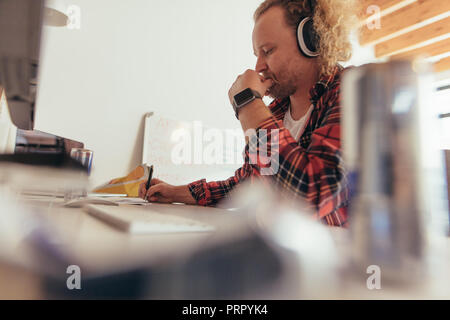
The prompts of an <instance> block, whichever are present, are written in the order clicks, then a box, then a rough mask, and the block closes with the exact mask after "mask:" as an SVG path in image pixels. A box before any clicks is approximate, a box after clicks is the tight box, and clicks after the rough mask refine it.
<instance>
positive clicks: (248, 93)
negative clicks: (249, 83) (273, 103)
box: [234, 88, 255, 106]
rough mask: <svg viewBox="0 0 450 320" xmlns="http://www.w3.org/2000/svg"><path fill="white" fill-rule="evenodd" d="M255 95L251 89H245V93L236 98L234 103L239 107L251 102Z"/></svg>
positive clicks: (240, 93) (242, 92)
mask: <svg viewBox="0 0 450 320" xmlns="http://www.w3.org/2000/svg"><path fill="white" fill-rule="evenodd" d="M254 96H255V95H254V94H253V92H252V90H251V89H250V88H247V89H245V90H244V91H241V92H239V93H238V94H237V95H235V96H234V101H235V102H236V104H237V105H238V106H239V105H241V104H243V103H245V102H247V101H248V100H251V99H252V98H253V97H254Z"/></svg>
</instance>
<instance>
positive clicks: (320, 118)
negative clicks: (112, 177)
mask: <svg viewBox="0 0 450 320" xmlns="http://www.w3.org/2000/svg"><path fill="white" fill-rule="evenodd" d="M346 1H347V0H346ZM343 3H344V1H341V0H331V1H330V0H320V1H308V0H299V1H283V0H266V1H264V2H263V3H262V4H261V5H260V6H259V7H258V9H257V10H256V12H255V15H254V19H255V26H254V29H253V35H252V41H253V48H254V53H255V55H256V57H257V62H256V66H255V70H247V71H245V72H244V73H243V74H241V75H240V76H238V78H237V79H236V81H235V82H234V84H233V85H232V87H231V88H230V90H229V92H228V93H229V98H230V102H231V104H232V105H233V106H234V109H235V111H236V116H237V117H238V119H239V121H240V122H241V126H242V128H243V130H244V131H245V132H248V130H252V129H254V130H256V131H255V132H257V133H261V132H263V133H264V134H262V135H260V134H258V135H257V137H258V139H260V141H259V144H258V146H261V141H262V140H261V136H264V135H265V136H264V138H266V140H265V141H267V142H266V144H267V146H266V147H267V148H266V149H267V150H269V152H268V156H269V157H272V158H273V159H275V158H276V159H277V162H276V164H277V166H276V169H275V170H273V172H272V173H271V174H269V175H267V174H263V173H262V170H263V169H268V168H267V162H263V161H262V160H261V159H259V158H258V157H254V155H253V154H251V152H249V144H248V143H247V146H246V149H245V163H244V165H243V166H242V167H241V168H239V169H238V170H237V171H236V173H235V176H233V177H231V178H229V179H227V180H225V181H215V182H206V181H205V180H199V181H195V182H192V183H190V184H189V185H185V186H172V185H169V184H167V183H164V182H163V181H160V180H158V179H152V181H151V187H150V188H149V190H146V188H145V184H142V185H141V186H140V189H139V195H140V197H142V198H146V199H148V200H149V201H156V202H183V203H187V204H198V205H215V204H216V203H217V202H218V201H220V200H221V199H223V198H224V197H225V196H226V195H227V194H228V192H229V191H231V190H232V189H233V188H234V187H235V186H236V185H238V184H239V183H241V182H243V181H244V180H247V179H256V178H257V179H262V180H265V181H270V183H272V184H273V185H275V186H277V187H279V188H278V190H281V192H282V193H285V192H286V193H290V194H293V195H295V196H299V197H300V198H302V199H306V200H307V202H308V203H309V204H310V205H311V206H312V207H313V208H314V209H315V212H316V213H315V215H314V216H315V218H317V219H320V220H322V221H323V222H324V223H326V224H329V225H336V226H346V225H347V213H346V207H347V191H346V186H345V175H344V169H343V165H342V159H341V154H340V147H341V143H340V101H339V87H340V82H339V76H340V73H341V71H342V68H341V67H340V66H339V65H338V64H337V61H343V60H347V59H348V58H349V56H350V44H349V43H348V39H347V35H348V29H349V26H350V25H349V24H346V23H347V22H343V21H345V19H344V18H345V17H346V16H349V14H348V13H349V12H350V10H348V9H349V7H348V1H347V5H344V4H343ZM345 10H348V11H345ZM305 17H306V18H307V17H310V18H311V19H305ZM304 19H305V21H306V22H307V20H311V23H313V25H312V24H311V26H312V27H311V26H310V27H311V28H312V29H311V30H312V31H311V32H312V33H311V34H309V35H306V37H305V38H304V39H303V38H302V37H300V36H298V30H299V27H300V25H301V24H302V23H303V22H305V21H303V20H304ZM303 27H304V25H303ZM302 32H303V31H302ZM299 37H300V38H301V39H300V38H299ZM299 39H300V40H299ZM303 40H304V41H303ZM308 41H309V42H310V43H309V48H308V47H307V48H306V49H302V48H300V47H301V45H302V44H303V45H304V43H306V42H308ZM309 49H310V50H309ZM264 95H269V96H271V97H273V98H274V99H275V100H274V101H273V102H272V103H271V104H270V106H269V107H267V106H266V105H265V104H264V103H263V102H262V100H261V99H259V97H262V96H264ZM243 96H244V98H245V96H247V98H248V97H250V99H244V100H246V101H239V100H242V99H241V98H242V97H243ZM248 101H250V102H248ZM274 135H275V137H276V140H277V143H276V145H275V144H274V145H272V139H271V137H272V136H274Z"/></svg>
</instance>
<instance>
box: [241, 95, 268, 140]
mask: <svg viewBox="0 0 450 320" xmlns="http://www.w3.org/2000/svg"><path fill="white" fill-rule="evenodd" d="M271 116H272V112H270V110H269V108H268V107H267V106H266V105H265V104H264V102H263V101H262V100H261V99H255V100H253V101H252V102H250V103H248V104H247V105H246V106H245V107H244V108H242V109H241V110H239V121H240V122H241V126H242V129H243V130H244V132H245V131H247V130H248V129H256V128H258V127H259V125H260V124H261V123H262V122H263V121H264V120H266V119H268V118H270V117H271Z"/></svg>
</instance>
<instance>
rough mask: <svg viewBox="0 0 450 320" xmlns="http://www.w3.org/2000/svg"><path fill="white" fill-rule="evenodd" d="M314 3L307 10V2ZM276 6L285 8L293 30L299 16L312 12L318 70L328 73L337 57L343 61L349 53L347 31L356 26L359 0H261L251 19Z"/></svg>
mask: <svg viewBox="0 0 450 320" xmlns="http://www.w3.org/2000/svg"><path fill="white" fill-rule="evenodd" d="M311 2H312V3H313V6H314V15H312V13H311V7H310V3H311ZM274 6H278V7H281V8H282V9H284V10H285V20H286V23H287V25H288V26H290V27H292V30H293V32H295V34H296V33H297V25H298V23H299V22H300V19H301V18H304V17H306V16H312V18H313V21H314V30H315V32H316V34H317V36H318V38H319V39H318V44H317V49H318V51H319V56H318V59H319V65H320V72H321V74H323V75H329V74H331V73H332V72H333V70H334V68H335V67H336V65H337V63H338V61H347V60H348V59H350V57H351V55H352V46H351V43H350V40H349V34H350V31H351V30H352V28H353V27H355V26H356V23H357V18H356V13H357V12H358V8H359V4H358V2H357V1H355V0H315V1H308V0H265V1H264V2H263V3H261V4H260V5H259V6H258V8H257V9H256V11H255V14H254V15H253V18H254V20H255V22H256V21H257V20H258V18H259V17H260V16H261V15H263V14H264V13H265V12H266V11H267V10H269V9H270V8H272V7H274Z"/></svg>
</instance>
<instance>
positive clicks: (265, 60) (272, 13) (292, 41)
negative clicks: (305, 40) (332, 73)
mask: <svg viewBox="0 0 450 320" xmlns="http://www.w3.org/2000/svg"><path fill="white" fill-rule="evenodd" d="M252 40H253V50H254V53H255V55H256V56H257V61H256V67H255V70H256V72H258V73H260V74H262V75H263V77H264V78H266V79H267V78H270V79H272V80H273V82H274V84H273V86H272V87H271V88H270V89H269V95H270V96H271V97H273V98H285V97H288V96H290V95H293V94H294V93H295V92H296V91H297V89H298V88H299V87H300V86H302V83H304V82H305V81H304V79H307V77H311V75H312V73H311V72H312V71H313V61H311V60H310V59H307V58H306V57H303V56H302V54H301V53H300V51H299V49H298V47H297V39H296V35H295V32H294V31H293V30H292V28H290V27H288V26H287V24H286V22H285V17H284V12H283V9H282V8H280V7H277V6H275V7H272V8H270V9H269V10H267V11H266V12H265V13H264V14H263V15H261V16H260V17H259V18H258V20H257V21H256V22H255V26H254V28H253V37H252ZM314 60H315V59H314Z"/></svg>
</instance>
